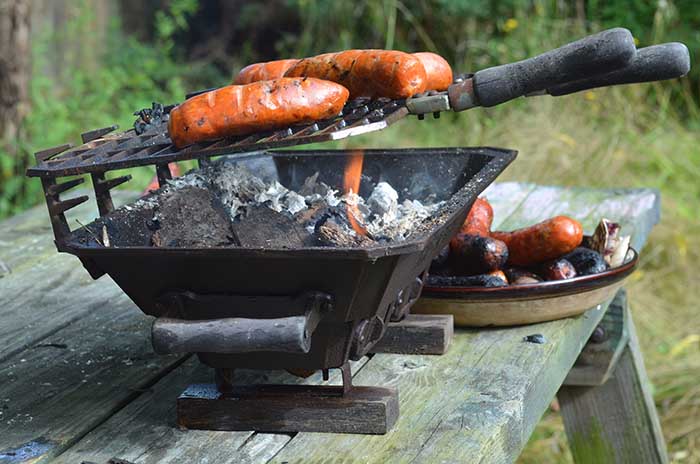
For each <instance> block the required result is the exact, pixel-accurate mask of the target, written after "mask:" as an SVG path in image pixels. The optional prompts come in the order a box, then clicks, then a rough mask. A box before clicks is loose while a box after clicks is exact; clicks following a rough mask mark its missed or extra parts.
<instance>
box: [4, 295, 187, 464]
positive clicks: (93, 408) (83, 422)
mask: <svg viewBox="0 0 700 464" xmlns="http://www.w3.org/2000/svg"><path fill="white" fill-rule="evenodd" d="M83 295H84V292H81V291H80V290H79V289H78V290H76V291H75V293H70V294H67V295H66V296H65V298H66V299H67V300H70V301H72V303H73V304H76V305H79V304H80V301H81V297H82V296H83ZM97 301H98V300H93V303H96V302H97ZM93 309H95V311H93V312H92V313H90V314H87V315H86V316H85V317H83V318H81V319H79V320H78V321H76V322H74V323H73V324H70V325H69V326H67V327H66V328H64V329H62V330H59V331H58V332H56V333H55V334H53V335H51V336H50V337H48V338H46V339H44V340H42V341H41V343H39V344H36V345H33V346H31V347H30V348H28V349H27V350H25V351H23V352H22V353H21V354H20V355H18V356H15V357H14V358H12V359H9V360H7V361H5V362H4V363H2V364H0V378H2V379H3V382H2V383H1V384H0V402H1V403H2V406H1V407H0V450H6V449H11V448H16V447H18V446H20V445H22V444H25V443H28V442H32V441H33V440H39V441H42V442H43V443H45V444H46V446H45V447H44V448H42V449H41V450H40V451H39V452H38V454H37V455H36V456H33V459H35V460H36V461H39V460H41V459H45V458H48V457H51V456H55V455H56V454H58V453H60V452H61V451H62V450H64V449H66V448H67V447H69V446H70V445H72V444H73V443H74V442H76V441H77V440H78V439H79V438H80V437H81V436H83V435H84V434H85V433H87V432H88V431H90V430H91V429H92V428H94V427H95V426H97V425H98V424H99V423H101V422H102V421H104V420H105V419H106V418H108V417H109V416H111V415H112V414H113V413H114V411H116V410H118V409H120V408H121V407H122V406H124V405H125V404H127V403H129V402H130V401H131V400H133V399H134V398H135V397H137V396H138V395H139V393H140V391H141V389H143V388H147V387H148V386H149V385H150V384H151V383H152V382H153V381H154V380H155V379H157V378H158V377H160V376H162V375H163V374H164V373H166V372H168V371H169V370H170V369H172V368H173V367H174V366H176V365H177V364H178V363H179V358H178V357H174V356H169V357H157V356H155V354H154V353H153V350H152V348H151V347H150V344H149V343H148V330H149V322H150V321H149V320H148V318H147V317H145V316H143V315H142V314H141V313H140V312H139V311H138V310H137V309H136V308H135V306H134V305H133V303H131V302H130V301H128V299H126V298H125V297H121V298H114V299H112V300H111V301H105V300H101V307H100V308H96V307H95V308H93ZM0 455H2V451H0ZM33 462H34V461H33Z"/></svg>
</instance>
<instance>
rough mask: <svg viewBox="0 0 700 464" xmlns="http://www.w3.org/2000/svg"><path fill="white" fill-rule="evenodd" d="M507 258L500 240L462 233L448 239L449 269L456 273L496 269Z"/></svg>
mask: <svg viewBox="0 0 700 464" xmlns="http://www.w3.org/2000/svg"><path fill="white" fill-rule="evenodd" d="M507 260H508V248H507V247H506V245H505V243H503V242H502V241H500V240H496V239H494V238H491V237H481V236H479V235H469V234H462V233H459V234H457V235H455V236H454V237H453V238H452V240H450V269H452V270H453V271H454V272H455V273H456V274H458V275H473V274H486V273H488V272H491V271H496V270H498V269H501V268H502V267H503V265H504V264H505V263H506V261H507Z"/></svg>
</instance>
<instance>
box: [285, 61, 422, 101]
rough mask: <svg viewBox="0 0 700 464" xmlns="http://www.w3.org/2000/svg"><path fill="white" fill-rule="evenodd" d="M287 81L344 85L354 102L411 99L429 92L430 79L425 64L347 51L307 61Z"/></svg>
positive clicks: (294, 69)
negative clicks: (297, 79)
mask: <svg viewBox="0 0 700 464" xmlns="http://www.w3.org/2000/svg"><path fill="white" fill-rule="evenodd" d="M285 76H287V77H316V78H319V79H326V80H329V81H333V82H337V83H338V84H342V85H344V86H345V87H347V88H348V90H350V98H357V97H369V98H378V97H387V98H408V97H410V96H412V95H415V94H417V93H421V92H424V91H425V86H426V84H427V76H426V73H425V68H424V67H423V65H422V64H421V61H420V60H419V59H418V58H416V57H415V56H412V55H410V54H409V53H404V52H399V51H394V50H346V51H343V52H338V53H325V54H323V55H318V56H314V57H310V58H305V59H303V60H301V61H299V62H298V63H297V64H295V65H294V66H292V67H291V68H290V69H289V70H288V71H287V72H286V73H285Z"/></svg>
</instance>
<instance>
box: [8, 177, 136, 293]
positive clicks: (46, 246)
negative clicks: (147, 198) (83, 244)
mask: <svg viewBox="0 0 700 464" xmlns="http://www.w3.org/2000/svg"><path fill="white" fill-rule="evenodd" d="M87 193H89V192H88V191H87V190H85V189H81V190H77V191H76V193H75V196H79V195H84V194H87ZM112 197H113V199H114V200H115V203H117V202H118V203H119V204H123V203H126V202H128V201H131V200H134V199H135V198H137V197H138V194H137V193H136V192H131V191H128V190H115V191H114V192H112ZM66 215H67V219H68V223H69V225H70V227H71V228H72V229H76V228H78V227H80V225H79V224H78V222H76V220H77V221H80V222H81V223H83V224H88V223H90V222H91V221H92V220H93V219H94V218H95V217H96V216H97V207H96V206H95V204H94V203H93V202H89V201H88V202H86V203H83V204H82V205H79V206H77V207H76V208H74V209H71V210H70V211H68V212H67V213H66ZM55 254H56V247H55V245H54V243H53V233H52V232H51V222H50V221H49V213H48V212H47V210H46V205H43V204H42V205H38V206H35V207H34V208H31V209H29V210H27V211H25V212H23V213H20V214H18V215H16V216H13V217H11V218H9V219H6V220H4V221H2V222H0V261H3V262H4V263H5V264H6V265H7V266H8V267H9V268H10V269H11V270H12V272H14V273H21V272H22V271H23V270H24V269H26V268H31V267H32V266H33V264H34V263H36V262H37V261H38V260H40V259H44V258H45V257H49V256H52V255H55ZM74 259H75V258H74ZM1 282H2V280H0V283H1ZM0 294H1V293H0Z"/></svg>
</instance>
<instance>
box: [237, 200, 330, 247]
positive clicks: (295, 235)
mask: <svg viewBox="0 0 700 464" xmlns="http://www.w3.org/2000/svg"><path fill="white" fill-rule="evenodd" d="M233 232H234V233H235V235H236V237H237V238H238V241H239V243H240V245H241V246H244V247H269V248H301V247H305V246H315V245H318V243H316V240H315V238H314V237H313V236H312V235H311V234H310V233H309V232H308V231H307V230H306V229H305V228H304V227H303V226H302V225H301V224H299V223H298V222H297V221H295V220H294V219H293V218H291V217H289V216H288V215H286V214H285V213H278V212H276V211H273V210H271V209H270V208H268V207H267V206H265V205H257V206H254V207H249V208H248V211H247V212H246V214H245V215H242V216H241V217H239V218H238V219H237V220H236V221H234V223H233Z"/></svg>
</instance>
